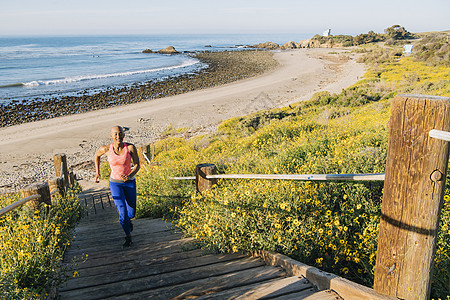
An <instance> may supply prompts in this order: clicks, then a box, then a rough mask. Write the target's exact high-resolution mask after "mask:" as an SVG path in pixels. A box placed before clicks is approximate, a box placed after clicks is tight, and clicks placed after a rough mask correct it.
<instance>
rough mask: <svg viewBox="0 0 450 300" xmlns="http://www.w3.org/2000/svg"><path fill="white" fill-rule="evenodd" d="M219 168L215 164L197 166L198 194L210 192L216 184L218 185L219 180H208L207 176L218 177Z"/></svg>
mask: <svg viewBox="0 0 450 300" xmlns="http://www.w3.org/2000/svg"><path fill="white" fill-rule="evenodd" d="M216 174H217V168H216V166H215V165H213V164H200V165H196V166H195V186H196V187H197V192H199V193H203V191H206V190H210V189H211V188H212V186H213V185H214V184H216V183H217V179H207V178H206V175H216Z"/></svg>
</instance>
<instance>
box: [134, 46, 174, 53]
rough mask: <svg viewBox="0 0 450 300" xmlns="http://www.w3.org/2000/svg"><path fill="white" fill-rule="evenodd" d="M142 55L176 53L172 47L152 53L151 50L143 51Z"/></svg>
mask: <svg viewBox="0 0 450 300" xmlns="http://www.w3.org/2000/svg"><path fill="white" fill-rule="evenodd" d="M142 53H160V54H177V53H180V52H178V51H177V50H176V49H175V48H174V47H173V46H169V47H167V48H166V49H161V50H159V51H153V50H152V49H145V50H144V51H142Z"/></svg>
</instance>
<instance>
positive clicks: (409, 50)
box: [403, 45, 414, 54]
mask: <svg viewBox="0 0 450 300" xmlns="http://www.w3.org/2000/svg"><path fill="white" fill-rule="evenodd" d="M413 46H414V45H405V46H403V49H404V50H403V53H405V54H411V53H412V49H413Z"/></svg>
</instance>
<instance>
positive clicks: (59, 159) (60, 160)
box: [53, 153, 69, 186]
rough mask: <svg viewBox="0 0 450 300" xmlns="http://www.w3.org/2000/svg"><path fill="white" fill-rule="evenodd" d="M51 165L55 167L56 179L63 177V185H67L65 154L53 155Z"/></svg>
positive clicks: (67, 174)
mask: <svg viewBox="0 0 450 300" xmlns="http://www.w3.org/2000/svg"><path fill="white" fill-rule="evenodd" d="M53 164H54V165H55V175H56V176H57V177H61V176H63V177H64V185H65V186H67V185H68V184H69V171H68V170H67V159H66V155H65V154H63V153H62V154H55V155H53ZM61 166H62V170H61Z"/></svg>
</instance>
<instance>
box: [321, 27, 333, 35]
mask: <svg viewBox="0 0 450 300" xmlns="http://www.w3.org/2000/svg"><path fill="white" fill-rule="evenodd" d="M330 35H331V29H327V30H325V31H324V32H323V33H322V36H330Z"/></svg>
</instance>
